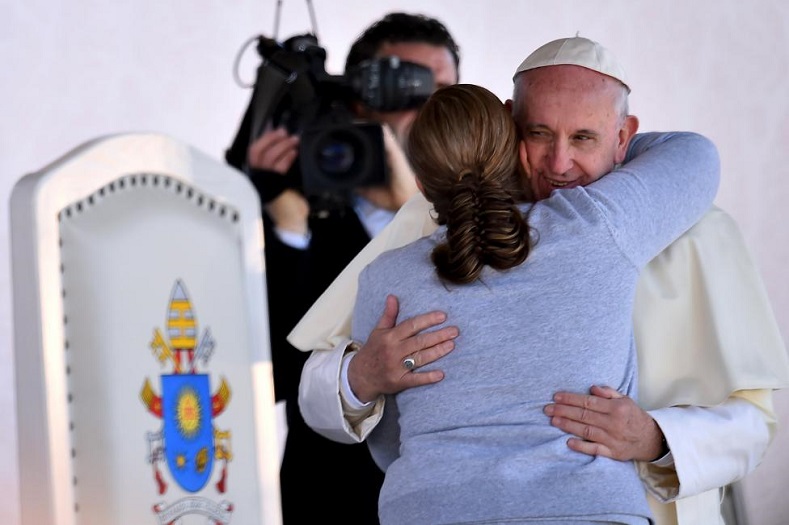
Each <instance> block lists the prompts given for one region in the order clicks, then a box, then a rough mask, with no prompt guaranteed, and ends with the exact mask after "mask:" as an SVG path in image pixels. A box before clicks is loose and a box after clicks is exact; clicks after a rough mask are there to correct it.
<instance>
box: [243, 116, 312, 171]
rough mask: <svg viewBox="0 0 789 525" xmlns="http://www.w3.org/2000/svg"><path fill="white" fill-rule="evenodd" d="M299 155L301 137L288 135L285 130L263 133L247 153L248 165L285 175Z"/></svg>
mask: <svg viewBox="0 0 789 525" xmlns="http://www.w3.org/2000/svg"><path fill="white" fill-rule="evenodd" d="M298 154H299V137H298V136H297V135H288V132H287V131H286V130H285V128H281V127H280V128H277V129H270V130H266V131H265V132H263V134H262V135H261V136H260V137H258V139H257V140H255V142H253V143H252V145H251V146H249V150H248V151H247V163H248V164H249V165H250V166H251V167H253V168H255V169H258V170H268V171H275V172H277V173H280V174H282V175H285V174H286V173H287V172H288V170H289V169H290V167H291V166H292V165H293V161H295V160H296V157H297V156H298Z"/></svg>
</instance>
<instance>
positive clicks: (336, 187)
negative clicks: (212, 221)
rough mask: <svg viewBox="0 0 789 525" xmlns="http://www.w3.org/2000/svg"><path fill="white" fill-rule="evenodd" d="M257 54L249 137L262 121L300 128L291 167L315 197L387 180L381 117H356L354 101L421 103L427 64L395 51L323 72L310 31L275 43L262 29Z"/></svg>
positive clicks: (331, 198)
mask: <svg viewBox="0 0 789 525" xmlns="http://www.w3.org/2000/svg"><path fill="white" fill-rule="evenodd" d="M257 50H258V53H259V55H260V57H261V59H262V60H261V64H260V66H259V67H258V74H257V80H256V83H255V90H254V93H253V99H252V102H251V104H252V105H253V106H254V113H253V117H252V123H251V125H252V128H251V136H250V143H251V142H252V141H254V140H255V139H256V138H257V137H259V136H260V135H261V134H262V133H263V131H264V130H265V129H266V127H267V126H270V125H273V126H275V127H276V126H285V127H286V128H287V129H288V131H289V132H290V133H294V134H299V135H300V137H301V139H300V146H299V159H298V162H296V163H294V166H293V168H292V170H291V171H294V170H296V171H297V173H289V175H292V176H294V177H298V178H299V180H300V185H299V187H300V188H301V190H302V191H303V192H304V194H305V195H306V196H308V197H311V198H312V199H313V200H315V199H317V200H322V201H325V202H343V201H344V200H346V199H347V197H348V196H349V195H350V193H351V190H353V189H354V188H357V187H363V186H375V185H382V184H386V182H387V180H388V173H387V171H388V168H387V164H386V152H385V149H384V142H383V131H382V129H381V126H380V124H378V123H376V122H373V121H364V120H360V119H359V118H358V117H357V116H356V114H355V112H354V107H353V106H354V104H355V103H361V104H363V105H364V106H366V107H367V108H369V109H371V110H376V111H398V110H406V109H413V108H417V107H419V106H421V105H422V104H423V103H424V101H425V100H427V98H428V97H429V96H430V94H431V93H432V92H433V86H434V81H433V75H432V72H431V71H430V69H429V68H426V67H423V66H420V65H418V64H413V63H411V62H405V61H400V60H399V59H398V58H397V57H385V58H380V59H375V60H368V61H365V62H363V63H361V64H359V66H358V67H355V68H353V69H352V70H350V71H346V74H345V75H329V74H328V73H327V72H326V69H325V61H326V51H325V49H324V48H322V47H320V46H319V45H318V41H317V39H316V38H315V36H314V35H312V34H305V35H298V36H294V37H291V38H289V39H288V40H286V41H285V42H284V43H282V44H280V43H278V42H276V41H274V40H272V39H269V38H265V37H260V38H259V39H258V46H257Z"/></svg>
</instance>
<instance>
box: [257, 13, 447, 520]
mask: <svg viewBox="0 0 789 525" xmlns="http://www.w3.org/2000/svg"><path fill="white" fill-rule="evenodd" d="M387 56H397V57H399V58H400V59H401V60H402V61H408V62H413V63H416V64H420V65H422V66H426V67H428V68H430V70H431V71H432V74H433V79H434V84H435V87H436V88H439V87H442V86H445V85H450V84H455V83H457V81H458V66H459V49H458V46H457V44H456V43H455V41H454V39H453V38H452V36H451V35H450V33H449V32H448V31H447V29H446V28H445V27H444V25H443V24H442V23H441V22H439V21H438V20H435V19H433V18H429V17H426V16H423V15H417V14H407V13H390V14H388V15H386V16H384V17H383V18H382V19H381V20H379V21H377V22H375V23H374V24H373V25H372V26H370V27H369V28H368V29H367V30H365V31H364V32H363V33H362V34H361V35H360V36H359V38H358V39H357V40H356V41H355V42H354V43H353V45H352V46H351V49H350V51H349V54H348V57H347V60H346V64H345V70H346V72H348V71H349V70H350V69H351V68H353V67H355V66H357V65H358V64H360V63H361V62H363V61H365V60H368V59H372V58H381V57H387ZM354 110H355V112H356V113H357V114H358V116H359V117H363V118H367V119H371V120H375V121H377V122H379V123H381V124H382V125H383V128H384V144H385V148H386V156H387V162H388V165H389V178H388V183H387V185H385V186H380V187H366V188H356V189H355V191H354V196H353V199H352V200H351V202H349V203H347V204H346V205H344V206H342V207H339V208H337V209H330V210H324V209H321V210H310V203H309V201H308V199H307V198H306V197H305V196H304V195H303V194H302V193H301V192H300V191H299V190H298V189H295V188H286V189H284V190H282V191H281V193H279V194H278V195H277V196H276V197H274V198H268V199H267V198H263V199H262V202H263V203H264V214H263V215H264V217H263V219H264V232H265V239H266V242H265V260H266V279H267V291H268V305H269V306H268V309H269V326H270V336H271V351H272V361H273V370H274V387H275V393H276V399H277V401H281V400H284V401H285V402H286V405H285V408H286V414H287V423H288V433H287V438H286V444H285V452H284V457H283V460H282V467H281V470H280V488H281V493H282V513H283V520H284V523H285V524H301V523H308V522H309V521H310V519H311V517H312V516H314V512H316V510H317V511H318V512H320V513H321V515H323V516H324V518H322V521H325V522H327V523H331V522H334V521H337V522H340V523H360V524H375V523H378V492H379V489H380V486H381V483H382V482H383V473H382V472H381V471H380V470H379V469H378V467H377V466H376V465H375V463H374V462H373V461H372V459H371V457H370V454H369V452H368V450H367V446H366V445H365V444H356V445H346V444H339V443H335V442H333V441H329V440H328V439H326V438H323V437H322V436H320V435H318V434H316V433H315V432H314V431H313V430H312V429H310V428H309V427H308V426H307V425H306V424H305V423H304V420H303V419H302V417H301V414H300V412H299V407H298V386H299V379H300V377H301V370H302V367H303V365H304V362H305V361H306V359H307V357H308V356H309V353H307V352H301V351H299V350H297V349H296V348H294V347H292V346H291V345H290V344H289V343H288V342H287V340H286V336H287V334H288V333H289V332H290V330H291V329H292V328H293V327H294V326H295V325H296V323H297V322H298V321H299V319H300V318H301V317H302V316H303V315H304V314H305V313H306V311H307V310H308V308H309V307H310V306H311V305H312V303H313V302H315V300H316V299H317V298H318V297H319V296H320V294H321V293H322V292H323V291H324V290H325V289H326V288H327V287H328V285H329V284H330V283H331V282H332V281H333V280H334V278H335V277H336V276H337V275H338V274H339V273H340V271H342V269H343V268H345V266H346V265H347V264H348V263H349V262H350V261H351V259H353V257H354V256H355V255H356V254H357V253H358V252H359V251H360V250H361V249H362V248H363V247H364V246H365V245H366V244H367V242H369V241H370V239H371V238H372V237H373V236H374V235H376V234H377V233H378V232H379V231H380V230H381V229H382V228H383V227H384V226H386V224H388V222H389V221H390V220H391V219H392V217H393V216H394V214H395V212H396V211H397V210H398V209H399V207H400V206H401V205H402V204H403V203H405V201H406V200H408V198H409V197H411V196H412V195H413V194H414V193H415V192H416V191H417V188H416V184H415V181H414V178H413V174H412V173H411V169H410V167H409V166H408V163H407V161H406V159H405V156H404V154H403V151H402V150H401V148H400V145H399V144H402V143H403V141H404V139H405V135H406V134H407V132H408V128H409V126H410V124H411V122H412V121H413V119H414V117H415V116H416V111H417V110H416V109H411V110H406V111H393V112H377V111H373V110H371V109H370V108H367V107H365V106H363V105H362V104H361V103H360V102H357V103H355V107H354ZM298 148H299V137H298V136H295V135H290V134H288V132H287V131H286V130H285V129H284V128H276V129H269V130H267V131H266V132H264V133H263V134H262V135H261V136H260V137H259V138H258V139H257V140H256V141H255V142H254V143H252V145H251V146H250V147H249V150H248V152H247V156H248V157H247V163H248V165H249V166H250V167H251V168H254V171H253V172H252V173H254V174H255V176H268V177H277V176H283V177H284V176H285V174H286V173H287V172H288V171H289V170H290V168H291V166H292V165H293V164H294V162H295V161H296V159H297V156H298ZM260 186H262V185H258V184H256V187H260ZM261 197H263V196H261ZM339 473H342V481H340V479H338V477H337V476H338V474H339ZM349 499H350V500H351V501H353V504H352V505H351V506H349V505H348V500H349ZM349 509H353V513H352V514H350V515H349Z"/></svg>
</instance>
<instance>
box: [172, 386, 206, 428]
mask: <svg viewBox="0 0 789 525" xmlns="http://www.w3.org/2000/svg"><path fill="white" fill-rule="evenodd" d="M175 414H176V422H177V423H178V428H179V429H180V430H181V433H182V434H183V435H184V436H185V437H187V438H190V437H192V436H194V435H195V434H197V432H198V431H199V430H200V424H201V417H200V399H199V398H198V397H197V393H196V392H195V391H194V390H192V389H191V388H184V389H183V390H182V391H181V392H180V393H179V396H178V404H177V405H176V412H175Z"/></svg>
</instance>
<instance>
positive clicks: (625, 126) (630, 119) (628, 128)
mask: <svg viewBox="0 0 789 525" xmlns="http://www.w3.org/2000/svg"><path fill="white" fill-rule="evenodd" d="M637 132H638V117H636V116H635V115H628V116H626V117H625V121H624V122H623V123H622V127H621V128H619V143H618V145H617V147H616V156H615V158H614V163H615V164H621V163H622V162H624V160H625V156H626V155H627V147H628V145H630V139H632V138H633V136H634V135H635V134H636V133H637Z"/></svg>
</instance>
